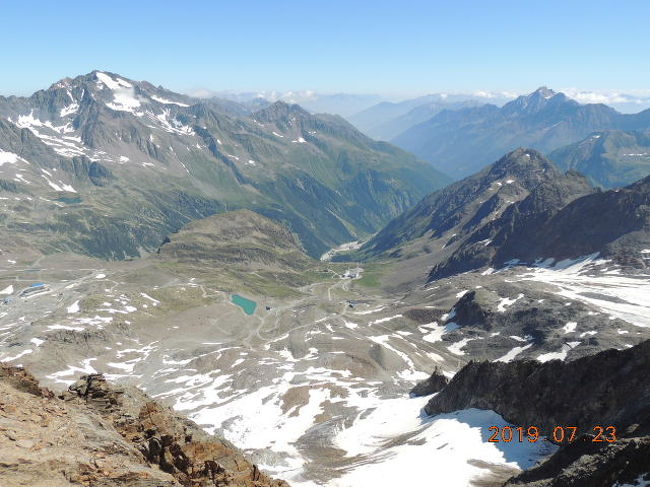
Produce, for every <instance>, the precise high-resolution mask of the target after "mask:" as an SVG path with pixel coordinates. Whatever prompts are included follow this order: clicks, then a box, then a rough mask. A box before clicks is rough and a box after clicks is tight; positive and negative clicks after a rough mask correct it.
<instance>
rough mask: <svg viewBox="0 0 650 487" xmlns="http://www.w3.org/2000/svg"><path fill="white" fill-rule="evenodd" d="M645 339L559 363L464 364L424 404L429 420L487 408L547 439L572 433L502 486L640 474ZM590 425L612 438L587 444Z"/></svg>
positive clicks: (643, 468) (647, 357)
mask: <svg viewBox="0 0 650 487" xmlns="http://www.w3.org/2000/svg"><path fill="white" fill-rule="evenodd" d="M649 377H650V341H648V340H646V341H645V342H643V343H641V344H639V345H637V346H635V347H632V348H630V349H627V350H622V351H618V350H606V351H603V352H600V353H598V354H596V355H593V356H587V357H583V358H579V359H577V360H574V361H572V362H569V363H566V362H561V361H557V360H553V361H550V362H546V363H541V364H540V363H539V362H534V361H515V362H511V363H506V364H504V363H495V362H470V363H469V364H467V365H466V366H465V367H464V368H463V369H461V370H460V371H459V372H458V373H457V374H456V375H455V376H454V378H453V379H452V380H451V381H450V382H449V384H448V385H447V386H446V387H444V388H443V389H442V391H441V392H440V393H439V394H437V395H436V396H434V397H433V398H432V399H431V400H430V401H429V402H428V403H427V405H426V407H425V411H426V413H427V414H430V415H436V414H441V413H445V412H450V411H455V410H458V409H465V408H470V407H471V408H479V409H491V410H494V411H497V412H498V413H499V414H501V415H502V416H503V417H504V418H505V419H506V420H508V421H509V422H512V423H513V424H515V425H521V426H524V427H525V428H528V427H529V426H536V427H538V428H539V431H540V433H541V434H543V435H546V436H547V437H552V434H553V431H554V430H555V428H557V427H558V426H560V427H566V426H575V427H577V428H578V431H579V436H577V439H576V440H575V442H572V443H567V444H564V445H562V447H561V448H560V449H559V450H558V452H556V453H555V454H554V456H553V457H551V458H550V459H549V460H547V461H546V462H545V463H542V464H541V465H540V466H538V467H536V468H534V469H532V470H530V471H527V472H524V473H523V474H521V475H519V476H517V477H516V478H515V479H512V480H510V481H509V482H508V483H507V484H506V485H508V486H510V485H513V486H514V485H530V486H533V485H534V486H536V487H541V486H549V487H550V486H560V485H562V486H586V485H589V486H592V487H611V486H612V485H614V484H615V483H616V482H633V481H635V480H636V479H637V478H640V476H642V475H644V474H645V475H647V472H648V469H649V468H650V463H648V458H650V382H649V380H650V379H649ZM596 426H603V427H605V426H615V427H616V431H617V433H616V437H617V439H616V441H602V442H593V440H594V438H595V437H596V435H597V433H598V431H597V430H594V427H596Z"/></svg>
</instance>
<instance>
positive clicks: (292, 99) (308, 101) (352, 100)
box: [202, 90, 382, 118]
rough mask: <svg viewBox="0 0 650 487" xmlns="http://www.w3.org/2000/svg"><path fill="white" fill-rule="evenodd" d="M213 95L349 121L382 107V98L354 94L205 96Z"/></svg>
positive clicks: (276, 92)
mask: <svg viewBox="0 0 650 487" xmlns="http://www.w3.org/2000/svg"><path fill="white" fill-rule="evenodd" d="M202 94H203V95H204V96H205V95H206V94H210V95H213V96H215V97H216V98H217V99H224V100H232V101H235V102H237V103H240V104H242V105H245V106H259V107H262V106H263V105H270V104H271V103H275V102H276V101H283V102H285V103H288V104H290V105H294V104H297V105H300V106H301V107H303V108H305V109H306V110H308V111H310V112H312V113H329V114H331V115H340V116H342V117H346V118H347V117H349V116H351V115H354V114H355V113H358V112H360V111H363V110H365V109H366V108H368V107H370V106H372V105H375V104H376V103H380V102H381V101H382V97H381V96H379V95H364V94H358V95H357V94H351V93H335V94H324V93H317V92H315V91H310V90H306V91H286V92H278V91H261V92H241V93H240V92H233V91H217V92H207V93H202Z"/></svg>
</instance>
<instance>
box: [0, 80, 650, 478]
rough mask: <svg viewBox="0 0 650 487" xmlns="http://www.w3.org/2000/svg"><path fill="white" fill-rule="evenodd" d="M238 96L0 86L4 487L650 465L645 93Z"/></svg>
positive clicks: (128, 86) (530, 472)
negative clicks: (400, 100)
mask: <svg viewBox="0 0 650 487" xmlns="http://www.w3.org/2000/svg"><path fill="white" fill-rule="evenodd" d="M233 98H234V97H230V99H225V98H223V99H222V98H200V99H199V98H193V97H190V96H187V95H183V94H179V93H174V92H172V91H169V90H167V89H164V88H162V87H160V86H159V87H156V86H154V85H153V84H151V83H148V82H145V81H141V82H138V81H134V80H131V79H128V78H126V77H123V76H121V75H118V74H115V73H110V72H104V71H93V72H92V73H90V74H87V75H83V76H78V77H76V78H66V79H63V80H61V81H59V82H57V83H55V84H54V85H52V86H51V87H50V88H48V89H47V90H43V91H38V92H36V93H34V94H33V95H32V96H30V97H14V96H10V97H8V98H0V223H1V224H2V232H1V233H0V249H1V250H0V294H1V295H2V296H1V298H2V304H0V361H1V362H2V364H1V365H0V392H1V394H0V451H2V452H3V456H2V459H0V467H1V468H0V485H2V486H5V485H7V486H14V485H15V486H19V485H20V486H38V487H41V486H43V487H45V486H48V487H51V486H54V487H59V486H61V487H63V486H75V485H85V486H93V487H94V486H101V487H118V486H127V487H158V486H165V487H172V486H184V487H190V486H192V487H199V486H200V487H216V486H237V487H267V486H268V487H283V486H287V485H291V486H294V487H300V486H302V487H316V486H322V487H366V486H377V487H392V486H394V485H401V484H404V485H409V486H414V487H418V486H422V487H425V486H426V487H430V486H433V485H435V486H444V487H469V486H472V487H500V486H513V487H514V486H528V487H585V486H589V487H628V486H642V485H650V460H649V459H650V422H649V418H650V349H649V348H650V299H649V297H650V163H649V162H648V161H649V160H650V159H648V157H647V156H648V151H649V150H650V149H649V147H650V143H649V141H648V129H649V128H650V114H649V113H648V112H647V111H646V112H641V113H639V114H625V115H624V114H621V113H618V112H616V111H615V110H614V109H612V108H609V107H607V106H605V105H582V104H579V103H577V102H575V101H573V100H570V99H568V97H566V96H565V95H563V94H561V93H555V92H553V91H551V90H548V89H546V88H542V89H540V90H537V91H535V92H534V93H532V94H530V95H526V96H522V97H520V98H517V99H515V100H513V101H510V102H508V103H505V104H504V105H503V106H501V107H497V106H496V105H485V104H481V103H480V102H479V100H477V99H446V98H441V97H439V96H430V97H425V98H423V99H420V100H418V101H415V102H409V103H405V104H380V105H375V106H374V107H369V106H368V105H369V104H370V102H369V101H368V100H366V102H367V103H366V104H364V105H363V106H364V108H363V110H360V111H359V112H358V113H356V114H352V115H350V113H346V115H347V116H348V118H349V119H350V120H357V123H358V124H359V125H360V126H361V125H363V127H362V128H363V129H364V130H366V131H367V132H368V133H369V134H370V133H372V135H374V136H376V137H379V138H391V137H392V136H395V138H393V139H392V140H393V141H394V142H395V143H396V144H398V145H399V146H401V147H402V148H398V147H397V146H396V145H392V144H391V143H388V142H380V141H376V140H373V139H371V138H369V137H368V136H366V135H364V134H362V133H361V132H360V131H359V130H357V128H355V127H354V126H353V125H352V124H351V123H350V122H348V121H346V120H344V119H343V118H341V117H340V116H337V115H330V114H314V113H310V112H308V111H306V110H305V109H303V108H301V107H300V106H299V105H296V104H289V103H285V102H283V101H275V102H271V101H264V100H257V102H256V103H251V102H241V103H240V101H237V100H234V99H233ZM373 101H374V99H373ZM503 101H504V102H505V100H503ZM330 102H331V103H339V104H344V105H345V104H346V103H347V104H348V105H350V106H351V105H352V101H351V99H348V98H345V97H337V99H336V100H330ZM323 103H325V102H324V101H323ZM313 106H316V107H317V106H320V105H318V104H316V105H313ZM350 106H348V108H350ZM355 117H356V118H355ZM413 124H415V125H413ZM409 127H410V128H409ZM402 129H404V130H405V131H402V132H401V135H396V134H397V132H399V131H401V130H402ZM373 131H374V132H373ZM406 150H412V151H413V153H414V154H416V155H413V154H411V153H410V152H406ZM540 151H541V152H540ZM437 168H440V170H438V169H437ZM447 174H449V176H447ZM452 181H453V182H452ZM531 427H533V428H534V430H531V429H530V428H531ZM558 427H560V428H561V429H562V432H565V430H566V431H571V430H567V428H568V427H571V428H576V429H575V437H573V436H572V437H571V441H567V440H566V439H565V438H564V437H562V438H560V437H559V436H558V430H557V428H558ZM598 427H601V428H602V429H603V431H601V432H600V433H599V430H598ZM608 427H609V428H614V429H615V436H614V437H613V436H611V435H612V434H614V433H612V431H613V430H612V429H609V430H606V428H608ZM495 428H496V430H497V431H499V432H501V433H500V434H501V436H497V441H494V437H493V431H494V429H495ZM507 431H510V432H511V433H512V432H513V431H514V432H515V435H518V434H520V433H521V435H522V436H521V440H520V441H518V440H519V438H515V439H514V440H513V441H509V440H507V439H506V436H504V435H505V434H506V432H507ZM530 431H536V433H535V435H531V433H530ZM524 432H525V436H524ZM567 434H568V433H567ZM603 435H604V436H603ZM491 437H492V439H491ZM499 438H500V439H499Z"/></svg>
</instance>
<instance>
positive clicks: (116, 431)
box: [0, 365, 288, 487]
mask: <svg viewBox="0 0 650 487" xmlns="http://www.w3.org/2000/svg"><path fill="white" fill-rule="evenodd" d="M0 452H2V455H1V457H0V485H2V486H3V487H10V486H29V487H46V486H47V487H60V486H61V487H62V486H71V485H87V486H92V487H113V486H115V487H117V486H120V487H181V486H184V487H185V486H191V487H217V486H218V487H230V486H232V487H288V484H287V483H286V482H284V481H281V480H274V479H271V478H269V477H268V476H267V475H265V474H263V473H261V472H260V471H259V470H258V469H257V467H256V466H255V465H253V464H251V463H250V462H249V461H248V460H247V459H246V458H245V457H244V456H243V454H242V453H241V452H240V451H238V450H237V449H236V448H235V447H234V446H233V445H231V444H230V443H228V442H227V441H224V440H221V439H218V438H216V437H213V436H210V435H208V434H206V433H205V432H203V431H202V430H201V429H200V428H199V427H198V426H197V425H196V424H194V423H193V422H192V421H189V420H187V419H185V418H182V417H181V416H178V415H176V414H175V413H174V412H173V411H172V410H171V409H169V408H167V407H164V406H161V405H160V404H158V403H156V402H155V401H152V400H151V399H150V398H149V397H147V396H146V395H145V394H144V393H142V392H141V391H139V390H137V389H135V388H127V389H118V388H115V387H113V386H111V385H109V384H108V383H107V382H106V380H105V379H104V378H103V376H102V375H101V374H95V375H90V376H84V377H82V378H81V379H80V380H79V381H78V382H76V383H75V384H73V385H72V386H71V387H70V389H69V391H68V392H66V393H64V394H63V395H62V396H61V397H55V396H54V394H53V393H52V392H51V391H48V390H47V389H43V388H40V387H39V386H38V382H37V381H36V380H35V379H34V377H33V376H31V374H29V373H28V372H25V371H24V370H22V369H19V368H14V367H8V366H5V365H0Z"/></svg>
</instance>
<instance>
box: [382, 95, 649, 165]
mask: <svg viewBox="0 0 650 487" xmlns="http://www.w3.org/2000/svg"><path fill="white" fill-rule="evenodd" d="M648 129H650V109H649V110H645V111H643V112H640V113H638V114H621V113H619V112H617V111H616V110H614V109H613V108H611V107H608V106H606V105H602V104H588V105H581V104H580V103H578V102H576V101H575V100H572V99H570V98H568V97H567V96H566V95H564V94H562V93H556V92H554V91H553V90H550V89H548V88H545V87H542V88H539V89H538V90H536V91H535V92H533V93H531V94H529V95H526V96H520V97H519V98H517V99H515V100H513V101H511V102H509V103H506V104H505V105H504V106H503V107H497V106H495V105H489V104H488V105H482V106H478V107H468V108H462V109H459V110H443V111H441V112H439V113H438V114H436V115H435V116H433V117H432V118H430V119H429V120H427V121H425V122H422V123H420V124H418V125H415V126H413V127H411V128H409V129H408V130H406V131H405V132H403V133H402V134H401V135H399V136H397V137H395V138H394V139H392V142H394V143H395V144H397V145H399V146H400V147H402V148H404V149H406V150H409V151H411V152H413V153H414V154H416V155H417V156H419V157H421V158H423V159H425V160H428V161H430V162H431V163H433V164H434V165H435V166H436V167H438V168H439V169H440V170H442V171H445V172H446V173H448V174H449V175H451V176H452V177H455V178H462V177H464V176H467V175H469V174H472V173H474V172H476V171H478V170H479V169H481V168H482V167H483V166H485V165H486V164H488V163H489V162H490V161H493V160H495V159H496V158H498V157H499V156H500V155H501V154H503V153H505V152H507V151H511V150H513V149H515V148H517V147H521V146H525V147H531V148H534V149H538V150H541V151H543V152H550V151H552V150H555V149H558V148H560V147H562V146H565V145H568V144H572V143H575V142H577V141H579V140H581V139H583V138H585V137H587V136H588V135H590V134H592V133H593V132H596V131H602V130H641V131H643V130H648Z"/></svg>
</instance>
